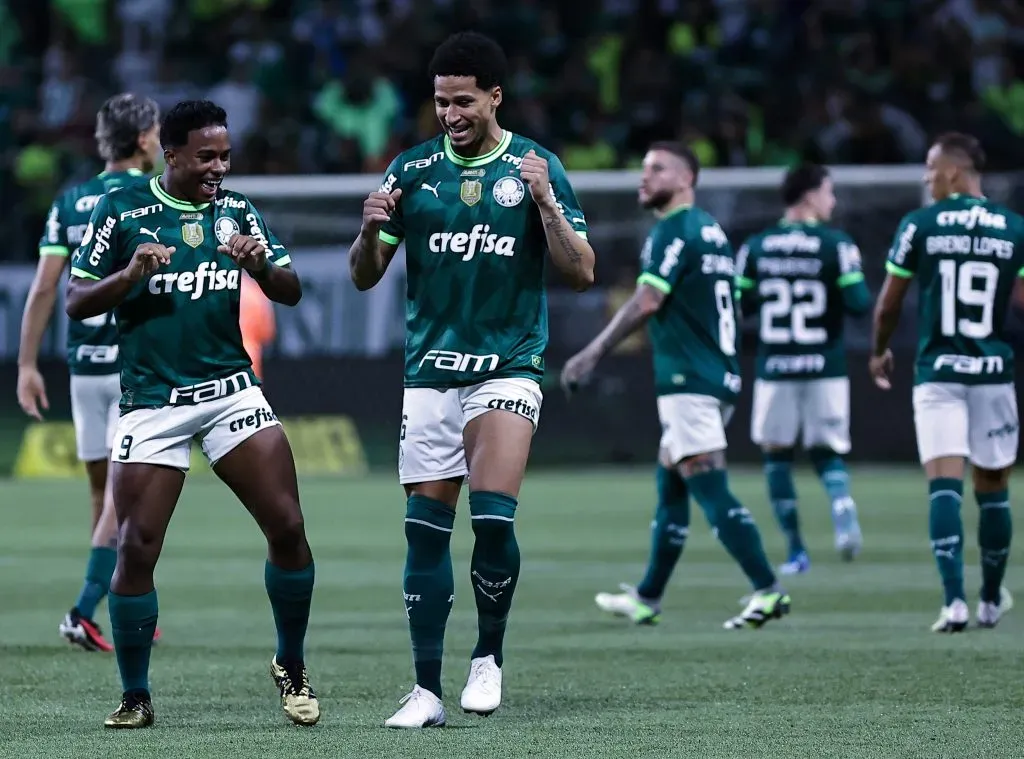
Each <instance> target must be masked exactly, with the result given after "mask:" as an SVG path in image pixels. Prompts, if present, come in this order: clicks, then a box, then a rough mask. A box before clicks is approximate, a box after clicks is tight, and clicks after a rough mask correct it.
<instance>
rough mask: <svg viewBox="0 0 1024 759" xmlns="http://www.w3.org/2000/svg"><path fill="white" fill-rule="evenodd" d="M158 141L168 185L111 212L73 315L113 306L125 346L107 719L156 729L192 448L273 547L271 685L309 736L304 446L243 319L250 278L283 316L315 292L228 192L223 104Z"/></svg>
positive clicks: (143, 190) (102, 204) (85, 261)
mask: <svg viewBox="0 0 1024 759" xmlns="http://www.w3.org/2000/svg"><path fill="white" fill-rule="evenodd" d="M160 142H161V144H162V145H163V148H164V159H165V161H166V164H167V168H166V169H165V171H164V173H163V175H162V176H159V177H156V178H154V179H152V180H150V181H149V182H148V183H147V184H145V185H140V186H136V187H130V188H125V189H122V190H120V191H118V192H115V193H111V194H109V195H107V196H105V197H103V198H102V199H101V200H100V201H99V203H98V204H97V206H96V209H95V210H94V211H93V215H92V218H91V219H90V222H89V227H88V228H87V229H86V231H85V237H84V239H83V240H82V246H81V248H79V250H78V252H77V253H76V254H75V255H74V258H73V260H72V269H71V275H72V276H71V279H70V281H69V282H68V294H67V311H68V316H70V317H71V318H72V319H86V318H89V317H92V316H96V315H98V314H105V313H107V312H109V311H110V310H111V309H114V310H115V313H116V316H117V330H118V338H119V342H120V346H121V361H122V366H121V387H122V390H123V393H122V396H121V414H122V415H121V418H120V421H119V422H118V425H117V431H116V433H115V436H114V452H113V459H114V466H113V470H112V477H113V489H114V493H113V494H114V505H115V508H116V510H117V522H118V527H119V531H120V537H119V541H118V546H117V568H116V569H115V571H114V577H113V580H112V582H111V586H110V601H109V606H110V624H111V629H112V631H113V637H114V650H115V652H116V654H117V664H118V668H119V669H120V672H121V681H122V684H123V686H124V694H123V697H122V699H121V705H120V706H119V707H118V708H117V710H116V711H114V713H113V714H111V715H110V716H109V717H107V719H106V722H105V724H106V726H107V727H121V728H137V727H146V726H147V725H150V724H152V722H153V704H152V700H151V698H150V692H149V657H150V648H151V644H152V639H153V630H154V628H155V626H156V621H157V596H156V590H155V589H154V586H153V569H154V567H155V566H156V562H157V558H158V557H159V555H160V548H161V546H162V544H163V539H164V535H165V533H166V531H167V525H168V522H169V521H170V518H171V514H172V513H173V511H174V507H175V505H176V504H177V502H178V497H179V495H180V494H181V489H182V485H183V484H184V482H185V474H186V472H187V471H188V468H189V453H190V446H191V443H192V441H193V439H195V440H197V441H198V442H199V443H200V444H201V446H202V450H203V453H204V454H205V456H206V457H207V459H208V460H209V461H210V464H211V466H212V467H213V470H214V472H216V473H217V476H219V477H220V478H221V479H222V480H223V481H224V482H225V483H226V484H227V485H228V487H230V488H231V490H232V491H233V492H234V493H235V495H236V496H237V497H238V499H239V500H240V501H241V502H242V503H243V504H244V505H245V507H246V509H248V511H249V513H251V514H252V516H253V517H254V518H255V520H256V522H257V523H258V524H259V526H260V528H261V529H262V531H263V533H264V535H265V536H266V538H267V554H268V558H267V563H266V572H265V579H266V587H267V594H268V595H269V596H270V604H271V607H272V608H273V612H274V621H275V623H276V626H277V637H278V647H277V654H276V656H275V657H274V658H273V661H272V662H271V674H272V676H273V678H274V681H275V682H276V683H277V686H278V688H279V689H280V693H281V703H282V706H283V708H284V712H285V714H286V715H287V716H288V718H289V719H291V720H292V721H293V722H295V723H297V724H302V725H311V724H314V723H316V721H317V720H318V719H319V717H320V707H319V704H318V702H317V699H316V695H315V694H314V693H313V691H312V689H311V688H310V686H309V680H308V678H307V675H306V667H305V664H304V663H303V644H304V640H305V635H306V626H307V622H308V619H309V604H310V597H311V595H312V592H313V576H314V568H313V559H312V556H311V554H310V550H309V545H308V543H307V542H306V535H305V530H304V527H303V520H302V511H301V509H300V508H299V495H298V486H297V484H296V477H295V464H294V461H293V460H292V454H291V449H290V448H289V446H288V440H287V438H286V437H285V435H284V432H283V430H282V428H281V426H280V423H279V422H278V421H277V417H276V416H275V415H274V412H273V411H272V410H271V408H270V406H269V404H268V403H267V401H266V399H265V398H264V397H263V393H262V391H261V390H260V387H259V381H258V380H257V378H256V377H255V375H254V374H253V372H252V368H251V365H250V360H249V357H248V356H247V355H246V353H245V349H244V348H243V347H242V337H241V332H240V329H239V324H238V308H239V287H240V279H241V275H242V273H243V272H242V270H245V272H247V275H248V276H251V277H253V279H255V280H256V281H257V282H258V283H259V285H260V287H261V288H262V289H263V292H264V293H265V294H266V295H267V297H268V298H270V299H271V300H274V301H277V302H279V303H284V304H286V305H294V304H296V303H298V301H299V298H300V297H301V296H302V291H301V287H300V284H299V279H298V277H297V276H296V274H295V272H294V271H293V270H292V269H291V267H290V266H288V263H289V260H290V258H289V255H288V252H287V251H286V250H285V249H284V246H283V245H281V244H280V243H279V242H278V241H277V239H276V238H275V237H274V236H273V235H272V234H271V233H270V231H269V230H268V229H267V226H266V224H265V223H264V222H263V219H262V217H261V216H260V214H259V212H258V211H257V210H256V209H255V207H253V205H252V203H251V202H250V201H249V200H248V199H247V198H246V197H245V196H243V195H239V194H238V193H234V192H230V191H222V190H221V187H220V185H221V181H222V180H223V179H224V177H225V175H226V174H227V172H228V169H229V168H230V163H231V158H230V153H231V143H230V140H229V138H228V131H227V120H226V116H225V113H224V111H223V109H221V108H219V107H218V106H216V105H214V104H213V103H210V102H209V101H186V102H183V103H179V104H178V105H176V106H175V107H174V108H172V109H171V110H170V111H169V112H168V113H167V114H166V115H165V116H164V119H163V123H162V126H161V130H160Z"/></svg>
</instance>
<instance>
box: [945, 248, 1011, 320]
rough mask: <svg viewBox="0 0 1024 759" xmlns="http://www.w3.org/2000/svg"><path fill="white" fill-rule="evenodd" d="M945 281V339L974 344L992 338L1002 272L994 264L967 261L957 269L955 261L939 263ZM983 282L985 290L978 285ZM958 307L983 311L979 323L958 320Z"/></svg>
mask: <svg viewBox="0 0 1024 759" xmlns="http://www.w3.org/2000/svg"><path fill="white" fill-rule="evenodd" d="M939 277H940V278H941V279H942V304H941V308H942V313H941V321H942V334H943V335H944V336H945V337H955V336H956V335H963V336H964V337H967V338H970V339H972V340H984V339H985V338H986V337H989V336H990V335H991V334H992V313H993V311H994V310H995V300H996V287H997V285H998V283H999V268H998V267H997V266H996V265H995V264H994V263H992V262H991V261H964V262H963V263H961V264H960V266H959V267H957V262H956V261H954V260H953V259H951V258H945V259H943V260H941V261H939ZM976 282H980V283H981V287H980V288H979V287H976V286H975V283H976ZM957 303H960V304H961V305H964V306H973V307H975V308H980V309H981V316H980V318H979V319H978V320H977V321H972V320H970V319H966V318H961V319H957V318H956V311H957Z"/></svg>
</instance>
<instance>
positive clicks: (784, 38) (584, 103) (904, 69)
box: [0, 0, 1024, 260]
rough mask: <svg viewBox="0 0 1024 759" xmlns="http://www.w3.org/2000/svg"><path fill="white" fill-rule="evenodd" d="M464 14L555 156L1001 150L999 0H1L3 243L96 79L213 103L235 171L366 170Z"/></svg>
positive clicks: (16, 244)
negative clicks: (960, 134) (663, 145)
mask: <svg viewBox="0 0 1024 759" xmlns="http://www.w3.org/2000/svg"><path fill="white" fill-rule="evenodd" d="M461 28H476V29H479V30H482V31H485V32H487V33H489V34H491V35H493V36H494V37H495V38H497V39H498V40H499V41H500V42H501V43H502V44H503V45H504V46H505V48H506V50H507V51H508V53H509V58H510V65H511V75H510V78H509V81H508V85H507V87H506V90H505V91H506V104H505V106H504V107H503V112H502V122H503V124H504V125H505V126H506V127H508V128H511V129H514V130H516V131H519V132H522V133H524V134H527V135H529V136H531V137H534V138H536V139H538V140H539V141H541V142H542V143H543V144H545V145H547V146H549V147H551V148H552V149H554V150H556V151H557V152H558V153H559V154H560V155H561V157H562V159H563V161H564V163H565V164H566V166H567V167H568V168H570V169H612V168H620V167H628V166H634V165H636V164H638V162H639V160H640V158H641V156H642V152H643V150H644V147H645V146H646V145H647V143H648V142H649V141H651V140H653V139H660V138H665V137H672V136H678V137H681V138H683V139H686V140H687V141H689V142H690V143H691V144H692V145H694V146H695V148H696V149H697V151H698V153H699V155H700V157H701V159H702V161H703V163H704V164H705V165H707V166H757V165H779V164H786V163H790V162H792V161H793V160H795V159H796V158H798V157H801V156H804V157H811V158H815V159H817V160H822V161H826V162H829V163H832V164H840V163H842V164H850V163H879V164H884V163H890V164H891V163H905V162H919V161H921V159H922V157H923V153H924V150H925V147H926V142H927V140H928V138H929V137H930V136H932V135H934V134H935V133H936V132H938V131H941V130H944V129H947V128H958V129H966V130H970V131H973V132H975V133H977V134H978V135H979V136H981V137H982V139H983V141H984V144H985V146H986V148H987V150H988V152H989V156H990V160H991V163H992V165H993V167H994V168H1000V167H1006V168H1011V167H1016V165H1017V164H1018V163H1019V146H1020V144H1021V143H1020V139H1021V138H1022V137H1024V4H1021V3H1019V2H1015V0H592V2H587V3H583V2H581V0H515V2H507V0H504V1H503V0H49V1H48V2H43V1H41V0H5V2H4V3H3V4H2V5H0V201H2V202H3V207H4V209H5V214H4V215H3V218H2V219H0V234H3V235H4V237H5V239H7V240H8V245H6V246H4V249H3V252H2V253H0V259H2V258H6V259H8V260H10V259H12V258H13V259H22V260H24V259H28V258H31V257H32V256H33V255H34V247H35V245H34V243H35V239H36V237H37V236H38V230H39V229H40V226H41V223H42V220H43V218H44V216H45V213H46V209H47V207H48V205H49V203H50V201H51V199H52V197H53V194H54V193H55V192H56V191H57V190H58V189H59V188H60V187H62V186H63V185H65V184H66V183H67V182H69V181H74V180H78V179H80V178H83V177H85V176H88V175H89V174H90V173H93V172H95V171H96V170H97V167H98V164H97V161H96V159H95V156H94V143H93V138H92V133H93V126H94V116H95V112H96V108H97V106H98V105H99V103H101V102H102V100H103V99H105V98H106V97H107V96H109V95H110V94H112V93H113V92H116V91H120V90H134V91H137V92H140V93H143V94H146V95H149V96H151V97H153V98H154V99H156V100H157V101H158V102H159V103H160V105H161V106H162V107H164V108H167V107H169V106H170V105H172V104H173V103H175V102H176V101H178V100H181V99H185V98H190V97H200V96H205V97H210V98H212V99H214V100H216V101H218V102H219V103H220V104H221V105H223V106H224V107H225V108H226V109H227V111H228V114H229V119H230V126H231V128H232V131H233V134H234V139H235V143H236V154H235V165H234V168H233V171H234V172H236V173H258V174H291V173H335V172H378V171H381V170H382V169H383V168H384V167H385V166H386V165H387V162H388V161H389V159H390V158H391V157H392V156H393V154H394V153H395V152H397V151H398V150H400V149H401V148H403V147H405V146H408V145H411V144H414V143H416V142H417V141H420V140H423V139H425V138H426V137H428V136H430V135H432V134H434V133H435V132H436V121H435V118H434V114H433V108H432V104H431V87H430V82H429V80H428V79H427V78H426V76H425V67H426V64H427V62H428V61H429V57H430V54H431V52H432V50H433V48H434V46H435V45H436V44H437V43H438V42H439V41H440V40H441V39H443V38H444V37H445V36H446V35H447V34H449V33H450V32H452V31H454V30H457V29H461Z"/></svg>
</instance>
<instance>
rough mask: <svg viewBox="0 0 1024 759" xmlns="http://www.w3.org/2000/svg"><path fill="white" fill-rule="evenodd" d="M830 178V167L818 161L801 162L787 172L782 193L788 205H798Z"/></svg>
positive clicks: (783, 199) (784, 201)
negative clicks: (803, 198)
mask: <svg viewBox="0 0 1024 759" xmlns="http://www.w3.org/2000/svg"><path fill="white" fill-rule="evenodd" d="M826 179H828V169H826V168H825V167H824V166H822V165H820V164H817V163H801V164H799V165H798V166H794V167H793V168H791V169H790V170H789V171H787V172H786V176H785V177H784V178H783V180H782V187H781V188H780V193H781V194H782V202H783V203H785V204H786V206H787V207H789V206H793V205H796V204H797V203H799V202H800V199H801V198H802V197H803V196H804V195H806V194H807V193H809V192H813V191H814V190H817V189H818V188H819V187H821V185H822V183H823V182H824V181H825V180H826Z"/></svg>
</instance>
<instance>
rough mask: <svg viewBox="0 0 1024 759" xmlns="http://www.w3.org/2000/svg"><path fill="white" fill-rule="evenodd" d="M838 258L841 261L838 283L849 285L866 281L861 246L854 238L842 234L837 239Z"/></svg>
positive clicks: (843, 285) (841, 285)
mask: <svg viewBox="0 0 1024 759" xmlns="http://www.w3.org/2000/svg"><path fill="white" fill-rule="evenodd" d="M836 260H837V261H838V263H839V276H838V278H837V279H836V284H837V285H839V286H840V287H849V286H850V285H855V284H857V283H858V282H863V281H864V268H863V264H862V262H861V255H860V248H859V247H857V243H855V242H854V241H853V239H852V238H850V237H848V236H846V235H841V236H840V238H839V239H838V240H837V241H836Z"/></svg>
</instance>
